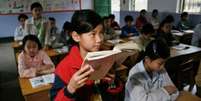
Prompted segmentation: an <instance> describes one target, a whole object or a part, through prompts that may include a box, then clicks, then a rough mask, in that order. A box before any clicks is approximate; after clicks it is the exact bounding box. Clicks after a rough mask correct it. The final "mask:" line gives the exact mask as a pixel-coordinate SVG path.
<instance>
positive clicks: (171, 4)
mask: <svg viewBox="0 0 201 101" xmlns="http://www.w3.org/2000/svg"><path fill="white" fill-rule="evenodd" d="M177 1H178V0H148V11H152V10H153V9H158V10H159V11H160V12H176V11H177V6H178V5H177Z"/></svg>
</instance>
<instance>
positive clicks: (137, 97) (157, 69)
mask: <svg viewBox="0 0 201 101" xmlns="http://www.w3.org/2000/svg"><path fill="white" fill-rule="evenodd" d="M169 56H170V49H169V48H168V45H167V44H165V43H164V42H163V41H161V40H153V41H151V42H150V43H149V45H148V46H147V47H146V51H145V57H144V59H143V60H141V62H139V63H137V64H136V65H135V66H134V67H133V68H132V69H131V70H130V72H129V77H128V80H127V82H126V88H125V101H174V100H176V98H177V96H178V90H177V88H176V87H175V85H174V84H173V83H172V81H171V79H170V77H169V76H168V74H167V72H166V70H165V69H164V68H163V67H162V66H163V64H164V63H165V60H166V59H167V58H168V57H169Z"/></svg>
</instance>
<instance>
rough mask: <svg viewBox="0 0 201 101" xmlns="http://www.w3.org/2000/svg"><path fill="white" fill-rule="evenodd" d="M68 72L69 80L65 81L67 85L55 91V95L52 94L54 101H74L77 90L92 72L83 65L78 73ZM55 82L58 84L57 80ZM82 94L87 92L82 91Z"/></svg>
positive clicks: (88, 66) (87, 66) (88, 67)
mask: <svg viewBox="0 0 201 101" xmlns="http://www.w3.org/2000/svg"><path fill="white" fill-rule="evenodd" d="M69 71H70V72H68V74H67V75H68V76H69V75H70V76H69V77H70V78H68V80H67V83H68V84H66V85H65V86H64V87H63V88H60V89H59V90H57V92H56V94H54V93H53V95H54V96H55V97H54V101H74V100H75V98H76V95H75V94H76V92H77V90H78V89H79V88H81V87H83V86H84V85H85V84H86V82H87V80H88V76H89V74H91V73H92V72H93V71H94V70H93V69H92V67H91V66H90V65H84V66H83V67H81V69H79V70H78V71H77V70H76V71H75V70H73V71H71V70H69ZM55 82H57V83H58V80H57V81H56V80H55ZM82 93H88V92H85V91H83V92H82ZM78 97H79V96H78Z"/></svg>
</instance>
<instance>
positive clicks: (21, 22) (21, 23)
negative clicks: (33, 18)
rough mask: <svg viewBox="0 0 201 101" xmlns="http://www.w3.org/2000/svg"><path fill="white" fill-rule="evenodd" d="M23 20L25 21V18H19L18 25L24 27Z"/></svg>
mask: <svg viewBox="0 0 201 101" xmlns="http://www.w3.org/2000/svg"><path fill="white" fill-rule="evenodd" d="M25 20H26V19H25V18H20V21H19V22H20V25H22V26H24V24H25Z"/></svg>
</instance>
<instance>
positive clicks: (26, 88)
mask: <svg viewBox="0 0 201 101" xmlns="http://www.w3.org/2000/svg"><path fill="white" fill-rule="evenodd" d="M19 84H20V88H21V91H22V95H23V96H26V95H30V94H34V93H37V92H40V91H45V90H49V89H51V87H52V85H51V84H48V85H44V86H40V87H36V88H32V86H31V83H30V82H29V79H25V78H19Z"/></svg>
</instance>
